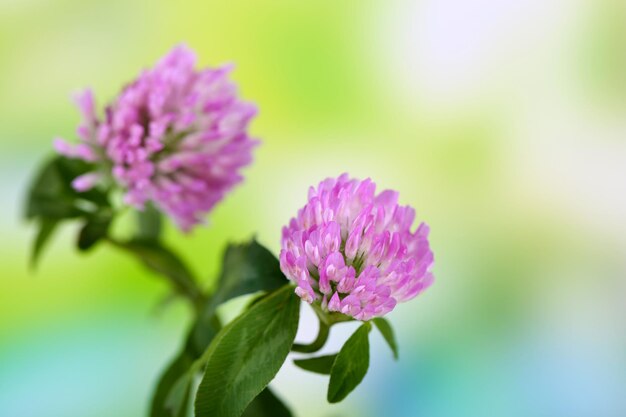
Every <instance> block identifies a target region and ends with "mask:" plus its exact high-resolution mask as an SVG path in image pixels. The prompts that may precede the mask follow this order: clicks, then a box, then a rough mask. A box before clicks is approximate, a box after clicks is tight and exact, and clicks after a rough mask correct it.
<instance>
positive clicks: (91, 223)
mask: <svg viewBox="0 0 626 417" xmlns="http://www.w3.org/2000/svg"><path fill="white" fill-rule="evenodd" d="M111 214H112V213H111V212H110V211H108V210H107V211H102V212H99V213H96V214H94V215H91V216H89V217H87V220H86V221H85V224H84V225H83V227H82V228H81V229H80V232H79V233H78V242H77V243H76V246H77V247H78V249H79V250H81V251H86V250H88V249H91V247H93V245H95V244H96V243H98V241H100V240H101V239H103V238H105V237H106V236H107V233H108V231H109V226H110V224H111V221H112V220H113V218H112V217H111Z"/></svg>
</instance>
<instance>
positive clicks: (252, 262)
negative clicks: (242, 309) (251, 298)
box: [196, 240, 288, 350]
mask: <svg viewBox="0 0 626 417" xmlns="http://www.w3.org/2000/svg"><path fill="white" fill-rule="evenodd" d="M287 282H288V281H287V278H285V276H284V275H283V273H282V272H281V270H280V264H279V262H278V259H276V257H275V256H274V255H273V254H272V253H271V252H270V251H269V250H267V249H266V248H264V247H263V246H261V245H260V244H259V243H258V242H257V241H255V240H252V241H251V242H249V243H244V244H241V245H229V246H228V248H226V252H225V253H224V260H223V263H222V271H221V274H220V277H219V280H218V283H217V289H216V290H215V293H214V294H213V296H212V297H211V300H210V302H209V303H207V305H206V306H205V307H204V308H203V311H202V314H201V319H200V320H198V325H197V329H198V330H197V334H196V345H197V346H198V349H200V350H203V349H204V348H205V347H206V346H208V342H207V341H206V340H204V338H203V337H202V334H201V332H202V328H204V327H205V326H206V325H207V323H208V322H210V320H211V319H212V317H213V315H214V314H215V310H216V309H217V307H219V305H220V304H222V303H224V302H226V301H228V300H230V299H232V298H235V297H238V296H240V295H244V294H252V293H255V292H258V291H273V290H275V289H277V288H280V287H282V286H283V285H285V284H286V283H287Z"/></svg>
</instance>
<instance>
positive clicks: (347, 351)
mask: <svg viewBox="0 0 626 417" xmlns="http://www.w3.org/2000/svg"><path fill="white" fill-rule="evenodd" d="M370 329H371V326H370V324H369V323H367V322H365V323H363V324H362V325H361V327H359V328H358V329H357V331H356V332H354V333H353V334H352V336H350V338H349V339H348V340H347V341H346V343H345V344H344V345H343V347H342V348H341V350H340V351H339V354H337V359H335V362H334V363H333V367H332V369H331V371H330V382H329V384H328V395H327V399H328V402H330V403H337V402H339V401H341V400H343V399H344V398H346V397H347V396H348V394H350V392H352V390H354V389H355V388H356V387H357V386H358V385H359V384H360V383H361V381H362V380H363V378H364V377H365V374H366V373H367V368H368V367H369V364H370V345H369V339H368V334H369V332H370Z"/></svg>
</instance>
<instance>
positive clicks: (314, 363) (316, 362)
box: [293, 353, 337, 375]
mask: <svg viewBox="0 0 626 417" xmlns="http://www.w3.org/2000/svg"><path fill="white" fill-rule="evenodd" d="M336 358H337V354H336V353H335V354H334V355H326V356H318V357H316V358H308V359H295V360H294V361H293V363H294V365H296V366H297V367H299V368H302V369H304V370H305V371H309V372H315V373H316V374H322V375H330V370H331V369H332V367H333V363H335V359H336Z"/></svg>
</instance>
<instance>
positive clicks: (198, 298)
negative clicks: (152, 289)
mask: <svg viewBox="0 0 626 417" xmlns="http://www.w3.org/2000/svg"><path fill="white" fill-rule="evenodd" d="M106 241H107V242H109V243H110V244H111V245H113V246H114V247H116V248H118V249H123V250H125V251H126V252H128V253H131V254H133V255H134V256H135V257H136V258H137V259H139V260H140V261H142V262H143V263H144V265H146V266H147V267H148V268H149V269H151V270H153V271H154V272H156V273H158V274H159V275H161V276H162V277H165V278H167V280H168V281H169V283H170V284H171V285H172V287H173V288H174V289H175V290H176V292H177V293H178V294H180V295H182V296H183V297H185V298H186V299H187V300H188V301H189V302H190V303H191V305H192V306H193V307H194V308H195V309H196V311H200V310H201V309H202V307H203V306H204V304H205V303H206V301H207V299H206V295H204V293H203V291H202V289H201V288H200V287H199V286H198V284H197V281H196V279H195V278H194V277H193V276H191V271H189V270H186V273H187V274H189V276H188V277H187V278H185V279H182V278H181V276H180V275H179V274H176V273H168V271H163V270H161V269H160V268H159V267H158V265H156V266H155V265H153V264H151V262H150V260H149V259H146V258H144V257H143V256H142V253H141V252H139V251H137V250H136V249H135V250H134V249H133V246H132V244H131V243H130V242H123V241H120V240H117V239H115V238H113V237H111V236H107V237H106ZM179 262H181V265H184V264H182V261H180V260H179Z"/></svg>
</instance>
